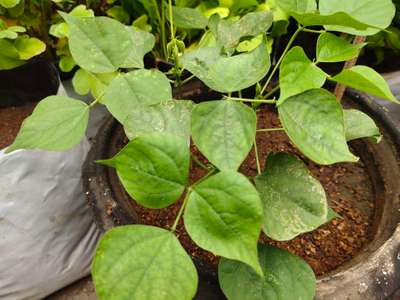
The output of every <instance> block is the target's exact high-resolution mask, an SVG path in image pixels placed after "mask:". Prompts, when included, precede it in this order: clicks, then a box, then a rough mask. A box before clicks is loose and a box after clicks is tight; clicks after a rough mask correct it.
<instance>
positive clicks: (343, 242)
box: [109, 108, 374, 276]
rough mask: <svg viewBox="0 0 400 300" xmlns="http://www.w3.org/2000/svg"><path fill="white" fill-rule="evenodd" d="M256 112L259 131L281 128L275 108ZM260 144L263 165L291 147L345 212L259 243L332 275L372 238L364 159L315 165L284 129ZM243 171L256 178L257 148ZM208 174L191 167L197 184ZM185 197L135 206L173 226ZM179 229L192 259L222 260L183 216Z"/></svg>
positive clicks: (260, 138) (262, 137)
mask: <svg viewBox="0 0 400 300" xmlns="http://www.w3.org/2000/svg"><path fill="white" fill-rule="evenodd" d="M257 114H258V128H259V129H261V128H278V127H281V125H280V123H279V120H278V117H277V114H276V112H275V111H273V110H272V109H270V108H263V109H262V110H260V111H259V112H258V113H257ZM126 143H127V140H126V138H124V139H123V140H122V139H121V140H120V143H119V144H120V145H119V147H118V148H119V149H120V148H122V147H123V146H124V145H125V144H126ZM257 145H258V151H259V156H260V160H261V167H262V169H263V168H264V164H265V158H266V157H267V155H268V153H269V152H278V151H286V152H290V153H294V154H296V155H298V156H299V157H300V158H301V159H302V160H303V161H304V162H305V163H306V164H307V166H308V168H309V169H310V171H311V173H312V174H313V176H314V177H315V178H317V179H318V180H319V181H320V182H321V184H322V185H323V187H324V189H325V191H326V194H327V197H328V201H329V205H330V207H331V208H332V209H334V210H335V211H336V212H337V213H339V214H340V215H341V216H342V219H334V220H333V221H331V222H330V223H328V224H325V225H323V226H321V227H320V228H318V229H317V230H315V231H313V232H310V233H306V234H302V235H300V236H298V237H296V238H295V239H293V240H291V241H288V242H276V241H273V240H271V239H269V238H267V237H266V236H265V235H264V234H261V236H260V241H261V242H263V243H267V244H270V245H274V246H277V247H280V248H284V249H287V250H288V251H290V252H292V253H293V254H296V255H299V256H301V257H303V258H304V259H305V260H306V261H307V262H308V263H309V264H310V266H311V267H312V268H313V270H314V272H315V273H316V275H318V276H321V275H324V274H327V273H329V272H330V271H332V270H334V269H336V268H337V267H339V266H340V265H342V264H343V263H345V262H347V261H349V260H350V259H351V258H352V257H353V256H354V255H355V254H356V253H357V252H359V251H360V250H361V249H362V248H363V246H364V245H365V244H366V243H367V242H368V241H369V240H370V239H371V238H372V223H373V215H374V192H373V190H372V183H371V180H370V178H369V176H368V174H367V171H366V168H365V167H364V165H363V163H362V162H359V163H340V164H335V165H332V166H319V165H316V164H314V163H313V162H311V161H309V160H308V159H306V158H305V157H304V156H302V155H301V154H300V152H299V151H298V150H297V149H296V148H295V147H294V146H293V145H292V144H291V142H290V141H289V139H288V137H287V136H286V134H285V133H284V132H283V131H275V132H259V133H258V134H257ZM191 150H192V153H193V154H194V155H196V156H197V157H198V159H199V160H200V161H201V162H203V163H204V164H208V161H207V160H206V159H205V158H204V156H202V155H201V153H200V152H199V151H198V150H197V149H196V147H195V146H192V147H191ZM240 172H242V173H243V174H245V175H247V176H251V177H252V176H255V175H257V169H256V159H255V154H254V149H253V150H252V151H251V152H250V153H249V155H248V157H247V159H246V160H245V161H244V163H243V164H242V166H241V168H240ZM206 173H207V172H206V171H205V170H204V169H202V168H199V167H198V166H197V165H192V167H191V172H190V181H191V182H192V183H193V182H195V181H197V180H198V179H199V178H201V177H202V176H204V175H205V174H206ZM128 197H129V196H128ZM182 198H183V197H182ZM181 201H182V199H180V200H179V201H177V202H176V203H175V204H173V205H171V206H169V207H167V208H164V209H147V208H144V207H142V206H141V205H139V204H137V203H136V202H135V201H133V203H134V204H133V206H134V208H135V210H136V212H137V214H138V216H139V218H140V221H141V223H143V224H147V225H154V226H158V227H162V228H170V226H171V225H172V224H173V223H174V220H175V217H176V215H177V213H178V210H179V208H180V206H181ZM109 213H110V214H111V213H112V211H109ZM176 232H177V234H178V237H179V240H180V241H181V243H182V245H183V246H184V248H185V249H186V250H187V251H188V253H189V254H190V255H191V256H192V257H194V258H199V259H200V260H201V261H203V262H206V263H207V264H210V265H211V266H216V265H217V264H218V260H219V258H218V257H216V256H214V255H213V254H211V253H209V252H207V251H204V250H202V249H200V248H199V247H198V246H197V245H196V244H195V243H194V242H193V241H192V240H191V239H190V237H189V236H188V234H187V232H186V230H185V228H184V224H183V219H181V220H180V222H179V224H178V227H177V230H176Z"/></svg>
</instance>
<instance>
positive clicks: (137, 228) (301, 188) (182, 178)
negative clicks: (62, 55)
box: [3, 0, 398, 300]
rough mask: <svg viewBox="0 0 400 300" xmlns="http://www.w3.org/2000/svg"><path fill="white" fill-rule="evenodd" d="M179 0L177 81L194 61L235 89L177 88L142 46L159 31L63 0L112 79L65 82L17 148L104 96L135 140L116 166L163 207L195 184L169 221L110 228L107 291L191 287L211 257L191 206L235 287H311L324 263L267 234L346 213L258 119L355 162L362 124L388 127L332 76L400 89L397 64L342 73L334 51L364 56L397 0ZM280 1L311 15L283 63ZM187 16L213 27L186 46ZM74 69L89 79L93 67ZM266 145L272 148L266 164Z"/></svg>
mask: <svg viewBox="0 0 400 300" xmlns="http://www.w3.org/2000/svg"><path fill="white" fill-rule="evenodd" d="M3 1H4V0H3ZM150 2H151V1H150ZM231 2H232V1H231ZM234 2H235V3H236V1H234ZM240 2H246V1H240ZM248 2H252V1H248ZM253 2H254V1H253ZM256 2H257V1H256ZM174 4H175V3H173V1H171V0H170V1H169V2H168V5H166V7H165V8H166V9H167V11H166V12H165V13H166V14H167V15H168V20H169V32H170V33H171V34H170V37H169V43H168V54H169V55H168V56H169V57H170V59H171V61H172V62H173V63H174V68H175V69H176V71H177V72H176V74H175V75H177V76H178V77H174V78H175V80H177V82H178V83H175V84H178V85H179V84H184V83H185V81H184V80H179V75H181V74H182V70H187V71H189V72H190V73H191V74H192V75H193V76H194V77H196V78H198V79H199V80H201V81H202V82H203V83H204V84H205V85H207V86H208V87H209V88H211V89H212V90H214V91H217V92H220V93H221V94H222V97H221V99H216V100H214V101H206V102H201V103H200V104H195V103H193V102H192V101H189V100H175V99H174V98H173V95H172V87H171V80H172V79H171V78H168V77H167V76H166V75H165V74H164V73H162V72H161V71H159V70H156V69H145V68H144V65H143V56H144V54H145V53H146V52H149V51H151V49H152V47H153V45H154V37H152V36H151V35H150V34H149V33H148V32H145V31H141V30H139V29H137V28H132V27H131V26H126V25H123V24H122V23H120V22H118V21H116V20H114V19H111V18H108V17H94V16H76V15H73V14H66V13H60V14H61V16H62V18H63V19H64V21H65V22H66V24H67V25H68V28H69V29H68V30H69V31H68V39H69V50H70V52H71V55H72V57H73V59H74V61H75V62H76V64H77V65H79V67H80V68H81V70H83V71H82V72H85V73H86V74H89V75H90V76H97V77H101V78H105V79H106V80H104V81H102V86H101V88H99V87H98V86H94V87H92V92H93V94H94V96H95V99H94V101H93V102H91V103H90V104H86V103H85V102H82V101H80V100H77V99H72V98H69V97H65V96H50V97H47V98H45V99H43V100H42V101H41V102H40V103H39V104H38V106H37V107H36V109H35V110H34V112H33V114H32V115H31V116H30V117H29V118H27V119H26V120H25V121H24V123H23V125H22V128H21V130H20V132H19V134H18V136H17V137H16V139H15V141H14V143H13V144H12V145H11V146H10V147H9V148H8V149H7V152H11V151H14V150H17V149H44V150H52V151H61V150H65V149H68V148H71V147H72V146H74V145H76V144H78V143H79V142H80V140H81V139H82V137H83V136H84V134H85V130H86V127H87V124H88V118H89V112H90V110H91V109H92V108H93V107H94V106H95V105H105V106H106V107H107V109H108V111H109V112H110V113H111V114H112V115H113V116H114V118H115V119H116V120H118V121H119V122H120V123H121V124H122V125H123V128H124V130H125V133H126V135H127V137H128V138H129V143H128V144H127V145H126V146H125V147H123V149H122V150H121V151H120V152H119V153H118V154H117V155H115V156H114V157H112V158H106V157H105V158H104V160H101V161H98V163H100V164H103V165H106V166H110V167H113V168H115V169H116V171H117V174H118V176H119V179H120V181H121V183H122V185H123V186H124V188H125V190H126V191H127V193H128V194H129V195H130V196H131V197H132V198H133V199H134V201H136V202H137V203H139V204H141V205H143V206H144V207H147V208H151V209H160V208H165V207H168V206H169V205H171V204H173V203H175V202H176V201H177V200H178V199H181V207H180V210H179V211H178V213H177V215H176V219H175V222H173V224H170V228H168V229H163V228H158V227H154V226H147V225H128V226H121V227H117V228H114V229H112V230H110V231H108V232H107V233H106V234H105V235H104V236H103V237H102V239H101V241H100V242H99V244H98V247H97V251H96V255H95V258H94V262H93V266H92V275H93V279H94V283H95V287H96V292H97V295H98V297H99V298H100V299H106V300H110V299H173V300H176V299H183V300H184V299H192V298H193V297H194V296H195V294H196V290H197V287H198V273H197V271H196V267H195V265H194V263H193V262H192V260H191V257H190V256H189V255H188V253H187V252H186V251H185V249H184V248H183V247H182V245H181V244H180V242H179V240H178V238H177V235H176V228H177V225H178V223H179V221H180V219H181V218H183V220H184V226H185V229H186V231H187V232H188V234H189V236H190V237H191V239H192V240H193V241H194V242H195V243H196V244H197V245H198V246H199V247H200V248H202V249H204V250H207V251H209V252H211V253H213V254H214V255H216V256H219V257H220V262H219V266H218V278H219V283H220V286H221V288H222V290H223V292H224V294H225V295H226V296H227V298H228V299H233V300H236V299H237V300H243V299H281V300H288V299H313V297H314V294H315V286H316V279H315V275H314V273H313V271H312V269H311V268H310V267H309V266H308V265H307V263H306V262H304V261H303V260H302V259H301V258H299V257H297V256H294V255H292V254H290V253H289V252H286V251H284V250H281V249H278V248H275V247H271V246H265V245H263V244H260V243H259V237H260V234H261V232H262V233H263V234H265V235H266V236H268V237H270V238H272V239H274V240H277V241H287V240H291V239H293V238H294V237H296V236H298V235H300V234H302V233H305V232H310V231H312V230H314V229H316V228H318V227H319V226H321V225H322V224H324V223H326V222H327V221H329V220H330V219H331V218H332V217H334V216H335V214H334V212H333V211H332V210H331V209H330V208H329V207H328V203H327V198H326V194H325V192H324V189H323V187H322V186H321V184H320V183H319V182H318V181H317V180H316V179H315V178H314V177H313V176H311V174H310V172H309V170H308V169H307V167H306V165H305V163H304V162H303V161H302V160H301V159H300V158H299V157H297V156H295V155H293V154H289V153H285V152H277V153H271V154H269V155H268V157H266V158H264V157H259V155H258V148H259V147H258V146H257V144H256V142H255V141H256V135H258V134H268V132H269V131H274V130H283V131H284V132H285V133H286V134H287V136H288V137H289V138H290V140H291V142H292V143H293V144H294V145H295V146H296V147H297V148H298V149H299V151H300V152H301V153H302V154H303V155H304V156H305V157H307V158H308V159H310V160H311V161H313V162H315V163H317V164H319V165H330V164H335V163H339V162H357V161H358V160H359V158H358V157H357V156H356V155H355V154H353V153H352V152H351V151H350V149H349V146H348V144H347V142H348V141H350V140H353V139H358V138H370V139H372V140H373V141H375V142H379V140H380V139H381V135H380V132H379V129H378V128H377V126H376V125H375V123H374V121H373V120H372V119H371V118H370V117H369V116H367V115H366V114H364V113H363V112H361V111H358V110H355V109H344V108H343V107H342V104H341V103H340V101H339V99H337V98H336V97H335V95H334V94H332V93H331V91H329V90H327V89H324V88H323V86H324V85H325V83H326V81H330V82H333V83H340V84H344V85H346V86H349V87H352V88H355V89H358V90H360V91H363V92H366V93H369V94H371V95H374V96H377V97H380V98H383V99H386V100H388V101H392V102H396V103H398V101H397V100H396V98H395V97H394V96H393V94H392V93H391V91H390V89H389V87H388V85H387V83H386V82H385V80H384V79H383V78H382V77H381V76H380V75H379V74H378V73H377V72H375V71H374V70H372V69H371V68H369V67H366V66H361V65H359V66H353V67H351V68H346V69H343V71H342V72H340V73H339V74H334V75H330V74H327V73H326V72H325V71H323V70H322V69H321V68H320V64H321V63H340V62H344V61H347V60H351V59H353V58H355V57H357V55H358V54H359V51H360V49H361V48H362V47H363V46H364V44H354V43H351V42H349V38H348V37H349V36H356V35H357V36H370V35H374V34H376V33H377V32H380V31H382V30H385V28H387V27H388V26H389V25H390V24H391V21H392V18H393V16H394V13H395V8H394V5H393V3H392V2H391V1H390V0H319V1H318V3H317V1H315V0H275V1H267V2H266V3H264V4H265V6H264V9H263V10H259V11H253V12H249V13H246V14H244V15H243V16H242V17H241V18H237V17H236V18H233V19H232V18H229V17H223V16H221V15H220V14H212V15H210V16H209V17H208V18H207V17H204V16H203V15H199V14H198V11H195V10H194V9H193V8H185V9H184V10H183V12H184V14H180V13H181V12H182V10H180V9H177V8H176V7H175V6H174ZM228 4H229V3H228ZM231 4H232V3H231ZM257 4H258V3H257ZM277 13H279V14H282V13H284V14H286V15H287V16H290V17H291V18H293V20H295V22H296V24H297V27H296V30H295V31H294V33H293V35H292V36H291V38H290V40H289V42H288V43H287V45H286V48H285V49H284V51H283V53H282V55H281V57H280V58H279V59H278V61H277V63H276V64H275V65H274V66H273V67H272V68H271V60H270V55H269V51H268V45H267V43H268V42H267V41H268V38H269V36H270V34H271V31H272V28H273V26H274V25H273V23H274V18H275V17H274V15H275V14H277ZM175 21H176V22H175ZM275 21H277V19H276V18H275ZM178 26H186V27H192V28H203V29H204V27H206V30H207V31H210V34H212V39H213V40H214V42H213V43H211V44H208V45H206V46H202V47H198V48H196V49H187V48H185V46H184V45H182V43H181V41H180V40H179V39H178V38H177V37H176V32H177V27H178ZM301 32H307V33H309V34H311V35H317V36H318V40H317V43H316V46H315V47H316V57H315V58H310V57H308V56H307V54H306V53H305V51H304V50H303V49H302V48H301V47H299V46H293V43H294V42H295V40H296V38H297V37H298V35H299V33H301ZM337 33H345V34H346V36H347V39H345V38H343V34H337ZM257 36H261V38H260V39H259V43H258V44H257V45H256V47H255V48H254V49H248V51H243V52H241V51H239V50H238V46H239V45H240V44H241V43H242V42H243V41H251V40H252V39H254V37H257ZM278 74H279V76H278ZM277 76H278V81H277V82H276V83H274V85H272V82H273V81H274V80H273V79H274V78H277ZM82 78H83V79H84V77H82ZM83 79H82V80H83ZM76 81H77V82H76V83H77V84H78V85H79V84H82V86H83V87H87V85H85V82H80V81H79V76H78V78H77V79H76ZM83 81H84V80H83ZM249 87H254V90H255V92H256V94H255V97H253V98H245V97H243V96H242V93H241V91H242V90H244V89H247V88H249ZM86 89H87V88H86ZM86 92H88V90H87V91H86ZM274 95H276V96H275V97H273V96H274ZM268 105H271V106H274V107H276V110H277V113H278V115H279V119H280V122H281V124H282V126H283V127H282V128H259V127H258V126H257V114H256V110H257V109H259V107H260V106H261V107H262V106H268ZM191 143H194V145H195V146H196V147H197V148H198V149H199V150H200V151H201V153H202V154H203V155H204V156H205V157H206V158H207V160H208V161H209V162H210V166H205V167H206V169H207V171H208V172H207V175H205V176H204V177H202V178H201V179H199V180H198V181H196V182H195V183H192V184H191V183H189V180H188V177H189V168H190V165H191V164H192V163H196V162H195V158H193V156H191V152H190V144H191ZM250 151H255V154H256V155H255V157H256V167H257V170H258V175H257V176H255V177H254V178H248V177H247V176H245V175H243V174H241V173H240V172H239V171H238V169H239V167H240V165H241V164H242V162H243V161H244V159H245V158H246V157H247V156H248V154H249V152H250ZM261 159H266V167H265V169H261V166H260V165H261V164H260V160H261Z"/></svg>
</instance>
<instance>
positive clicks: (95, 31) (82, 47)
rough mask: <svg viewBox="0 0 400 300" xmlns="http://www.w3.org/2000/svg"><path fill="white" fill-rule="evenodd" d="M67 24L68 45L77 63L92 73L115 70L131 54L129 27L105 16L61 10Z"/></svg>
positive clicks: (131, 43)
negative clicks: (74, 13)
mask: <svg viewBox="0 0 400 300" xmlns="http://www.w3.org/2000/svg"><path fill="white" fill-rule="evenodd" d="M60 14H61V16H62V17H63V18H64V20H65V21H66V22H67V23H68V27H69V48H70V50H71V54H72V56H73V58H74V60H75V61H76V63H77V64H78V65H79V66H80V67H82V68H84V69H85V70H88V71H90V72H93V73H109V72H114V71H116V70H117V69H118V68H120V67H122V66H123V65H124V64H125V62H126V61H127V59H128V57H129V56H130V55H131V51H132V49H134V48H135V44H134V43H133V42H132V32H131V29H130V28H128V27H126V26H124V25H123V24H121V23H120V22H118V21H116V20H113V19H111V18H107V17H74V16H71V15H68V14H65V13H62V12H60Z"/></svg>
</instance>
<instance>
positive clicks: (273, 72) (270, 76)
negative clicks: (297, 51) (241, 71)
mask: <svg viewBox="0 0 400 300" xmlns="http://www.w3.org/2000/svg"><path fill="white" fill-rule="evenodd" d="M302 30H303V27H300V26H299V27H298V28H297V30H296V32H295V33H294V34H293V36H292V37H291V39H290V40H289V42H288V44H287V45H286V48H285V50H284V51H283V53H282V55H281V57H280V58H279V60H278V62H277V63H276V65H275V67H274V69H273V70H272V72H271V74H269V77H268V79H267V81H266V82H265V84H264V86H263V88H262V90H261V93H260V94H261V95H262V94H264V92H265V89H266V88H267V86H268V85H269V84H270V82H271V80H272V78H273V77H274V75H275V73H276V71H277V70H278V68H279V66H280V64H281V63H282V60H283V58H284V57H285V55H286V53H287V52H288V51H289V49H290V47H291V46H292V44H293V42H294V41H295V39H296V37H297V36H298V35H299V33H300V32H301V31H302Z"/></svg>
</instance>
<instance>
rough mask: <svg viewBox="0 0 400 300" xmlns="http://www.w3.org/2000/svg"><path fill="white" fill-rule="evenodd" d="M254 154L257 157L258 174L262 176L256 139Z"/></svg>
mask: <svg viewBox="0 0 400 300" xmlns="http://www.w3.org/2000/svg"><path fill="white" fill-rule="evenodd" d="M254 153H255V155H256V163H257V173H258V174H261V165H260V158H259V157H258V149H257V140H256V138H254Z"/></svg>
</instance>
